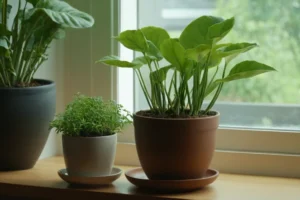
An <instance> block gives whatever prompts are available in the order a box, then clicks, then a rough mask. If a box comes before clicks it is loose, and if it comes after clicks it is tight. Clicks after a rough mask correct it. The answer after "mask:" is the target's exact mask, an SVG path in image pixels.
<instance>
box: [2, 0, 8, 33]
mask: <svg viewBox="0 0 300 200" xmlns="http://www.w3.org/2000/svg"><path fill="white" fill-rule="evenodd" d="M2 24H3V25H4V27H5V28H6V29H7V0H2Z"/></svg>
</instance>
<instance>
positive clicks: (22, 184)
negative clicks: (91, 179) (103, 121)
mask: <svg viewBox="0 0 300 200" xmlns="http://www.w3.org/2000/svg"><path fill="white" fill-rule="evenodd" d="M64 167H65V166H64V162H63V158H62V157H52V158H47V159H43V160H40V161H38V163H37V164H36V166H35V167H34V168H33V169H30V170H24V171H13V172H0V198H1V196H12V197H27V198H29V199H30V198H32V199H64V200H65V199H72V200H74V199H101V198H102V199H105V200H109V199H143V200H144V199H145V200H147V199H198V200H202V199H203V200H240V199H243V200H250V199H251V200H253V199H255V200H260V199H261V200H268V199H272V200H277V199H278V200H282V199H288V200H294V199H295V200H299V199H300V179H287V178H275V177H259V176H244V175H233V174H220V176H219V178H218V179H217V180H216V181H215V182H214V183H213V184H211V185H210V186H208V187H206V188H204V189H202V190H198V191H195V192H191V193H183V194H151V193H147V192H145V191H141V190H139V189H137V188H136V187H135V186H134V185H132V184H131V183H129V182H128V181H127V180H126V178H125V176H124V173H123V175H122V176H121V178H119V179H118V180H116V181H115V182H114V183H113V184H112V185H110V186H106V187H103V188H99V189H89V188H74V187H71V186H69V185H68V184H67V183H66V182H64V181H63V180H61V179H60V177H59V176H58V175H57V171H58V170H59V169H62V168H64ZM122 169H123V170H124V171H126V170H128V169H130V167H122Z"/></svg>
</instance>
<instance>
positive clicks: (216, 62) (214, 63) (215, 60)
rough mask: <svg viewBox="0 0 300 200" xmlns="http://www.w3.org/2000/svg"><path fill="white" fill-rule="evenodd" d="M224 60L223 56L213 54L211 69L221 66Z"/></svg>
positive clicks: (210, 63) (209, 64)
mask: <svg viewBox="0 0 300 200" xmlns="http://www.w3.org/2000/svg"><path fill="white" fill-rule="evenodd" d="M222 59H223V58H222V56H220V55H218V54H216V53H213V54H212V55H211V57H210V60H209V63H208V67H209V68H211V67H215V66H217V65H219V64H220V62H221V61H222Z"/></svg>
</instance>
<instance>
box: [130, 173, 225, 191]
mask: <svg viewBox="0 0 300 200" xmlns="http://www.w3.org/2000/svg"><path fill="white" fill-rule="evenodd" d="M218 175H219V172H218V171H217V170H214V169H208V170H207V172H206V174H205V175H204V177H202V178H197V179H185V180H149V179H148V177H147V176H146V174H145V172H144V171H143V169H142V168H141V167H139V168H135V169H131V170H128V171H127V172H126V173H125V176H126V178H127V179H128V180H129V181H130V182H131V183H132V184H134V185H136V186H137V187H140V188H147V189H151V190H158V191H174V192H186V191H192V190H196V189H201V188H203V187H205V186H207V185H209V184H211V183H212V182H214V181H215V180H216V179H217V177H218Z"/></svg>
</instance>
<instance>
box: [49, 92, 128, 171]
mask: <svg viewBox="0 0 300 200" xmlns="http://www.w3.org/2000/svg"><path fill="white" fill-rule="evenodd" d="M130 119H131V115H130V114H129V112H128V111H126V110H125V109H123V107H122V106H121V105H119V104H117V103H115V102H114V101H104V100H103V99H102V98H101V97H87V96H84V95H80V94H78V95H76V97H75V99H74V100H73V101H72V102H71V103H70V104H69V105H68V106H67V107H66V110H65V112H64V113H62V114H59V115H57V117H56V119H54V120H53V121H52V122H51V125H50V127H51V128H56V131H57V132H61V133H62V141H63V153H64V159H65V164H66V168H67V172H68V174H69V175H70V176H79V177H80V176H83V177H100V176H104V175H109V174H110V173H111V170H112V167H113V162H114V157H115V152H116V144H117V134H116V133H117V132H119V131H121V129H122V128H123V126H124V125H126V124H128V123H131V120H130Z"/></svg>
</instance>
